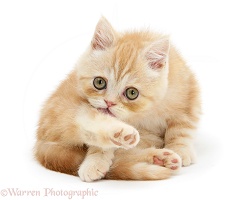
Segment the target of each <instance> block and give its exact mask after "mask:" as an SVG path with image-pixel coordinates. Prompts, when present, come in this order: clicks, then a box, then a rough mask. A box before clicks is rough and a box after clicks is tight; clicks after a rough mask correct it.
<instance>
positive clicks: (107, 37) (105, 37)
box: [91, 17, 115, 50]
mask: <svg viewBox="0 0 241 200" xmlns="http://www.w3.org/2000/svg"><path fill="white" fill-rule="evenodd" d="M114 39H115V31H114V29H113V28H112V26H111V25H110V23H109V22H108V21H107V19H105V18H104V17H101V19H100V20H99V22H98V24H97V25H96V28H95V33H94V37H93V39H92V42H91V47H92V49H93V50H105V49H106V48H108V47H110V46H111V45H112V44H113V42H114Z"/></svg>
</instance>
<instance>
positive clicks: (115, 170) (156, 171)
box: [106, 162, 172, 180]
mask: <svg viewBox="0 0 241 200" xmlns="http://www.w3.org/2000/svg"><path fill="white" fill-rule="evenodd" d="M171 174H172V170H171V169H168V168H166V167H162V166H159V165H154V164H149V163H146V162H139V163H136V162H127V163H114V164H113V165H112V166H111V169H110V171H109V172H108V173H107V174H106V179H113V180H118V179H121V180H161V179H166V178H169V177H170V176H171Z"/></svg>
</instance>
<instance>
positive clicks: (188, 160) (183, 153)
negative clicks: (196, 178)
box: [170, 147, 196, 167]
mask: <svg viewBox="0 0 241 200" xmlns="http://www.w3.org/2000/svg"><path fill="white" fill-rule="evenodd" d="M170 149H171V150H173V151H175V152H176V153H177V154H178V155H179V156H180V157H181V159H182V165H183V166H184V167H186V166H189V165H191V164H192V163H195V160H196V154H195V151H194V150H193V148H191V147H171V148H170Z"/></svg>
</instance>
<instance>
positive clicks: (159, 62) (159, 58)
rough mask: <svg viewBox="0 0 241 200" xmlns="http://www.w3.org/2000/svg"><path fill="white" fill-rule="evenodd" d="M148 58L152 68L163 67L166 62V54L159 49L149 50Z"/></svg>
mask: <svg viewBox="0 0 241 200" xmlns="http://www.w3.org/2000/svg"><path fill="white" fill-rule="evenodd" d="M146 58H147V60H148V61H149V65H150V67H151V68H152V69H161V68H162V67H163V66H164V65H165V64H166V55H165V54H164V53H161V52H158V51H156V52H155V51H149V52H147V53H146Z"/></svg>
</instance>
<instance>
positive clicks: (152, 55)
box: [145, 37, 170, 69]
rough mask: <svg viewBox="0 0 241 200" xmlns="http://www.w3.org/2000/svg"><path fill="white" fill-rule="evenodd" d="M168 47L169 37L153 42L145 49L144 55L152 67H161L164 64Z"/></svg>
mask: <svg viewBox="0 0 241 200" xmlns="http://www.w3.org/2000/svg"><path fill="white" fill-rule="evenodd" d="M169 49H170V42H169V38H168V37H166V38H163V39H161V40H158V41H156V42H153V43H152V44H151V45H150V46H149V47H148V48H147V49H146V51H145V57H146V59H147V60H148V63H149V66H150V67H151V68H152V69H161V68H163V67H164V66H165V65H166V62H167V59H168V54H169Z"/></svg>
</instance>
